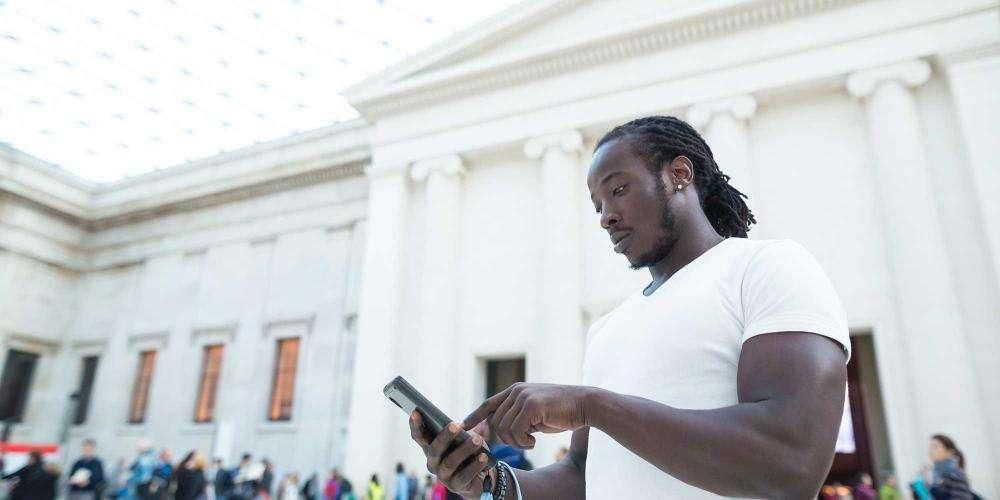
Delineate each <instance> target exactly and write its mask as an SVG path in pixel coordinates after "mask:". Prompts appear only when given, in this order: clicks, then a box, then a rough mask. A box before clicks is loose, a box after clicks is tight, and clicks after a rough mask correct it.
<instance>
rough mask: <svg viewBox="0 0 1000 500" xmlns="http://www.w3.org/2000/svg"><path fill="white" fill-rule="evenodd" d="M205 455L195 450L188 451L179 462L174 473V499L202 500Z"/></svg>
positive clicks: (204, 492)
mask: <svg viewBox="0 0 1000 500" xmlns="http://www.w3.org/2000/svg"><path fill="white" fill-rule="evenodd" d="M206 465H207V464H206V462H205V457H204V456H202V454H201V453H198V452H197V451H191V452H189V453H188V454H187V455H186V456H185V457H184V460H182V461H181V462H180V463H179V464H177V470H176V472H175V473H174V488H175V490H174V498H175V499H176V500H204V499H205V498H206V491H205V487H206V485H207V484H208V483H207V482H206V481H205V467H206Z"/></svg>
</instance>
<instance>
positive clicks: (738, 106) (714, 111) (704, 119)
mask: <svg viewBox="0 0 1000 500" xmlns="http://www.w3.org/2000/svg"><path fill="white" fill-rule="evenodd" d="M756 112H757V99H754V97H753V96H752V95H749V94H743V95H735V96H731V97H725V98H723V99H717V100H714V101H705V102H699V103H697V104H694V105H692V106H691V107H690V108H688V111H687V121H688V123H690V124H691V126H692V127H694V128H702V127H704V126H706V125H708V124H709V123H711V121H712V119H714V118H715V117H716V116H718V115H719V114H728V115H730V116H732V117H733V118H736V119H737V120H749V119H750V118H752V117H753V115H754V113H756Z"/></svg>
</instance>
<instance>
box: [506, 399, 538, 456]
mask: <svg viewBox="0 0 1000 500" xmlns="http://www.w3.org/2000/svg"><path fill="white" fill-rule="evenodd" d="M537 413H538V412H537V409H536V408H532V407H531V404H529V402H528V401H525V402H524V404H523V405H521V411H519V412H518V414H517V416H515V417H514V420H512V421H511V423H510V434H511V436H512V437H513V438H514V441H517V443H518V444H519V445H521V447H522V448H524V449H528V450H530V449H532V448H534V447H535V436H532V435H531V432H532V431H533V430H534V425H533V424H534V422H532V420H533V419H534V417H535V415H537Z"/></svg>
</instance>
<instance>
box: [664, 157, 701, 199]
mask: <svg viewBox="0 0 1000 500" xmlns="http://www.w3.org/2000/svg"><path fill="white" fill-rule="evenodd" d="M660 178H661V179H662V180H663V184H664V185H665V186H667V188H668V190H670V191H674V190H677V186H681V188H682V189H683V188H684V187H685V186H687V185H688V184H691V183H693V182H694V163H692V162H691V159H690V158H688V157H687V156H683V155H681V156H678V157H676V158H674V159H673V160H670V163H668V164H666V165H664V166H663V168H662V169H661V170H660Z"/></svg>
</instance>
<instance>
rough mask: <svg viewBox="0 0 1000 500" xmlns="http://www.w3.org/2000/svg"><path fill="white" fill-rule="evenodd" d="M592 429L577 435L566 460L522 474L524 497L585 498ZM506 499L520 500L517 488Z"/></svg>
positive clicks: (508, 493)
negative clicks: (516, 492) (516, 499)
mask: <svg viewBox="0 0 1000 500" xmlns="http://www.w3.org/2000/svg"><path fill="white" fill-rule="evenodd" d="M589 436H590V429H589V428H587V427H582V428H580V429H577V430H575V431H573V439H572V441H570V445H569V453H567V454H566V458H563V459H562V460H561V461H559V462H556V463H554V464H552V465H549V466H546V467H542V468H540V469H535V470H533V471H523V470H519V471H517V472H516V474H517V481H518V482H519V483H520V484H521V494H522V495H523V496H524V498H525V499H528V500H530V499H532V498H551V499H553V500H564V499H565V500H576V499H580V498H584V497H585V495H586V494H585V491H584V471H585V470H586V466H587V441H588V438H589ZM505 498H516V495H515V494H514V491H513V484H511V488H509V489H508V492H507V495H506V497H505Z"/></svg>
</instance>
